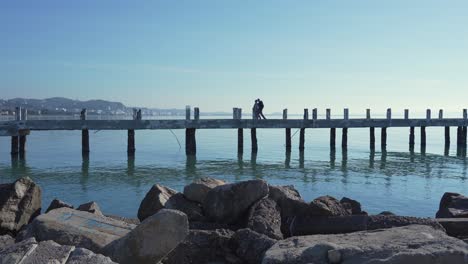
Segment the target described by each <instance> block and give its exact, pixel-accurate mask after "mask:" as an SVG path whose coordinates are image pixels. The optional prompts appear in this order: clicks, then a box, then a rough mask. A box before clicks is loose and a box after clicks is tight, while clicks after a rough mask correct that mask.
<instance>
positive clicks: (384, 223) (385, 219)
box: [367, 215, 445, 232]
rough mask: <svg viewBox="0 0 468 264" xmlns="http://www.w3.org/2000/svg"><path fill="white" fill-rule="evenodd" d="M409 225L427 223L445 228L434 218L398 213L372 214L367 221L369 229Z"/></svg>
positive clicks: (436, 227)
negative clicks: (399, 214) (400, 214)
mask: <svg viewBox="0 0 468 264" xmlns="http://www.w3.org/2000/svg"><path fill="white" fill-rule="evenodd" d="M407 225H427V226H431V227H433V228H435V229H438V230H442V231H444V232H445V229H444V228H443V227H442V225H440V224H439V223H438V222H437V221H436V220H435V219H433V218H421V217H412V216H397V215H370V216H369V218H368V221H367V229H368V230H375V229H381V228H392V227H400V226H407Z"/></svg>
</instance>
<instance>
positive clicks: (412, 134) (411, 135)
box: [409, 126, 414, 148]
mask: <svg viewBox="0 0 468 264" xmlns="http://www.w3.org/2000/svg"><path fill="white" fill-rule="evenodd" d="M409 146H410V148H414V127H413V126H412V127H410V135H409Z"/></svg>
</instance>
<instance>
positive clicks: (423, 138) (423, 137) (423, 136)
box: [421, 126, 426, 149]
mask: <svg viewBox="0 0 468 264" xmlns="http://www.w3.org/2000/svg"><path fill="white" fill-rule="evenodd" d="M425 147H426V127H425V126H422V127H421V149H424V148H425Z"/></svg>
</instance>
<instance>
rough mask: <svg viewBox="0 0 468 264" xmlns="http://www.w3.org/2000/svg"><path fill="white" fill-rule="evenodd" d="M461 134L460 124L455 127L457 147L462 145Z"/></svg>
mask: <svg viewBox="0 0 468 264" xmlns="http://www.w3.org/2000/svg"><path fill="white" fill-rule="evenodd" d="M462 135H463V128H462V127H461V126H459V127H457V147H460V146H461V145H462Z"/></svg>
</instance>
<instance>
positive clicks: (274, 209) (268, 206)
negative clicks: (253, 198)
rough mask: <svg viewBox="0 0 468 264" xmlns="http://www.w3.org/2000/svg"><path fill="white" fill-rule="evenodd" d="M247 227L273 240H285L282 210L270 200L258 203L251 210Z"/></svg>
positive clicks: (265, 199) (266, 199)
mask: <svg viewBox="0 0 468 264" xmlns="http://www.w3.org/2000/svg"><path fill="white" fill-rule="evenodd" d="M247 227H248V228H250V229H252V230H253V231H255V232H257V233H260V234H264V235H266V236H268V237H270V238H273V239H283V234H282V233H281V213H280V208H279V206H278V205H277V204H276V202H275V201H273V200H272V199H270V198H264V199H262V200H260V201H258V202H256V203H255V204H254V205H252V207H251V208H250V211H249V215H248V220H247Z"/></svg>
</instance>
